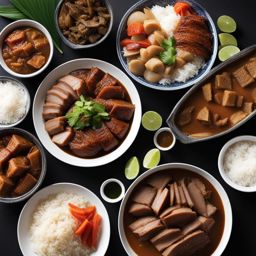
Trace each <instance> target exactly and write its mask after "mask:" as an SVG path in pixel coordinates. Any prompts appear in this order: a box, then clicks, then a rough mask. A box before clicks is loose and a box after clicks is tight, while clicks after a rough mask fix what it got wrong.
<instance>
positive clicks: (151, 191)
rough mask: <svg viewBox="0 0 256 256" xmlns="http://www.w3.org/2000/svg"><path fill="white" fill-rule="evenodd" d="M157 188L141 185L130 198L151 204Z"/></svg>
mask: <svg viewBox="0 0 256 256" xmlns="http://www.w3.org/2000/svg"><path fill="white" fill-rule="evenodd" d="M156 193H157V190H156V189H155V188H152V187H150V186H146V185H144V186H141V187H140V188H139V189H138V190H137V191H136V192H135V193H134V194H133V197H132V200H133V201H134V202H136V203H139V204H145V205H147V206H151V204H152V202H153V200H154V198H155V196H156Z"/></svg>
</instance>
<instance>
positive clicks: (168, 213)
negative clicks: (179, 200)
mask: <svg viewBox="0 0 256 256" xmlns="http://www.w3.org/2000/svg"><path fill="white" fill-rule="evenodd" d="M179 208H181V206H180V205H175V206H171V207H168V208H167V209H165V210H164V211H163V212H162V213H161V214H160V218H161V219H162V218H164V217H166V216H167V215H170V214H171V213H172V212H173V211H174V210H177V209H179Z"/></svg>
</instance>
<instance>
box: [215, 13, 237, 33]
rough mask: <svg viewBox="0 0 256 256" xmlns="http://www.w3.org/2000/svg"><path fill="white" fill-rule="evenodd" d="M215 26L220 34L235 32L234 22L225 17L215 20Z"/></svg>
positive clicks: (230, 18)
mask: <svg viewBox="0 0 256 256" xmlns="http://www.w3.org/2000/svg"><path fill="white" fill-rule="evenodd" d="M217 25H218V27H219V29H220V30H221V31H222V32H226V33H233V32H235V31H236V22H235V20H234V19H233V18H232V17H230V16H227V15H222V16H220V17H219V18H218V20H217Z"/></svg>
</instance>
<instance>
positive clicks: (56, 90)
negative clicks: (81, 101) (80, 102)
mask: <svg viewBox="0 0 256 256" xmlns="http://www.w3.org/2000/svg"><path fill="white" fill-rule="evenodd" d="M50 94H52V95H55V96H58V97H59V98H61V99H63V100H64V101H65V102H68V103H71V102H72V101H73V99H72V97H70V95H69V94H68V93H67V92H65V91H62V90H61V89H59V88H56V87H55V88H54V86H53V87H52V88H51V89H50V90H48V91H47V95H50Z"/></svg>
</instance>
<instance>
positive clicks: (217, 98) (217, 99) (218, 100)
mask: <svg viewBox="0 0 256 256" xmlns="http://www.w3.org/2000/svg"><path fill="white" fill-rule="evenodd" d="M222 99H223V93H222V92H217V93H215V94H214V101H215V102H216V103H217V104H219V105H221V104H222Z"/></svg>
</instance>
